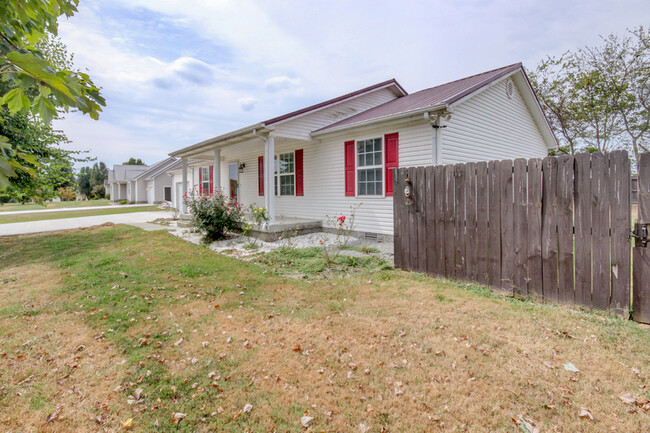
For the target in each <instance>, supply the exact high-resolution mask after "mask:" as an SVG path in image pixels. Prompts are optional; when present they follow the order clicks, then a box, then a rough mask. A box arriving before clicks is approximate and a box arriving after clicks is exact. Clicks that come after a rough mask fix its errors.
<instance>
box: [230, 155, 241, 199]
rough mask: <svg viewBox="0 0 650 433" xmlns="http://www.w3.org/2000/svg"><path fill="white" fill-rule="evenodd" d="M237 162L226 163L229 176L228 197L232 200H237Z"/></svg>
mask: <svg viewBox="0 0 650 433" xmlns="http://www.w3.org/2000/svg"><path fill="white" fill-rule="evenodd" d="M238 167H239V164H237V163H236V162H235V163H232V164H229V165H228V172H229V177H230V197H232V199H233V200H235V201H238V199H237V197H238V195H239V175H238V174H237V170H238Z"/></svg>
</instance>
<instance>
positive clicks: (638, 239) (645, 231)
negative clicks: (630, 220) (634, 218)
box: [628, 223, 650, 248]
mask: <svg viewBox="0 0 650 433" xmlns="http://www.w3.org/2000/svg"><path fill="white" fill-rule="evenodd" d="M631 238H634V246H635V247H636V248H646V247H647V246H648V242H650V223H635V224H634V230H631V229H630V232H629V234H628V239H631Z"/></svg>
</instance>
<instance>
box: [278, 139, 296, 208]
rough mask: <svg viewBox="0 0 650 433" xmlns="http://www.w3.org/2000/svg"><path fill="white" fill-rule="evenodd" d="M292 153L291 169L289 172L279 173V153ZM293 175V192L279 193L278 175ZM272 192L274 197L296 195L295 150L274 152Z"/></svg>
mask: <svg viewBox="0 0 650 433" xmlns="http://www.w3.org/2000/svg"><path fill="white" fill-rule="evenodd" d="M287 154H291V155H293V171H292V172H291V173H280V170H279V169H280V164H279V158H280V155H287ZM281 176H293V194H280V191H281V190H280V177H281ZM273 193H274V194H275V196H276V197H295V196H296V151H295V150H292V151H291V152H280V153H276V154H275V156H274V158H273Z"/></svg>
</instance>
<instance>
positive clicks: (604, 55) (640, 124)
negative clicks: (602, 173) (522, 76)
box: [531, 26, 650, 160]
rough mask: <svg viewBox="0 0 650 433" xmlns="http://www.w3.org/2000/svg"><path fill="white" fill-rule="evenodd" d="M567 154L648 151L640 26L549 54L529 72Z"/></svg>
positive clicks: (647, 36) (645, 51) (649, 96)
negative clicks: (592, 42) (584, 151)
mask: <svg viewBox="0 0 650 433" xmlns="http://www.w3.org/2000/svg"><path fill="white" fill-rule="evenodd" d="M531 78H532V82H533V86H534V87H535V90H536V92H537V95H538V97H539V99H540V102H541V104H542V107H543V108H544V111H545V112H546V115H547V117H548V119H549V121H550V123H551V126H552V128H553V130H554V131H555V133H556V136H557V137H558V139H559V141H560V145H561V147H562V149H564V150H565V151H566V152H567V153H572V154H573V153H575V152H577V151H582V150H586V151H596V150H597V151H608V150H613V149H621V148H622V149H631V150H632V153H633V155H634V158H635V159H636V160H638V155H639V153H640V152H642V151H648V150H649V149H650V146H649V142H648V141H649V139H650V136H649V134H650V114H649V113H650V32H649V31H648V30H646V29H644V28H643V27H642V26H640V27H638V28H635V29H632V30H628V31H627V32H626V33H625V34H624V35H622V36H620V35H615V34H612V35H609V36H607V37H605V38H602V44H601V45H598V46H593V47H589V46H588V47H584V48H580V49H577V50H575V51H568V52H566V53H564V54H563V55H561V56H559V57H549V58H547V59H545V60H544V61H542V62H541V63H540V64H539V65H538V66H537V68H536V69H535V70H534V71H532V72H531Z"/></svg>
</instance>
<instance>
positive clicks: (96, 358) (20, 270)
mask: <svg viewBox="0 0 650 433" xmlns="http://www.w3.org/2000/svg"><path fill="white" fill-rule="evenodd" d="M0 279H5V281H8V280H12V281H8V282H7V283H5V284H3V285H1V286H0V291H1V298H0V302H1V304H0V305H2V307H3V308H4V310H3V312H4V314H3V316H2V317H1V318H0V322H1V324H0V327H1V328H2V330H3V332H2V337H0V341H1V344H2V353H1V354H0V393H2V395H3V398H2V406H3V409H2V410H1V411H0V412H1V413H2V415H1V416H0V425H2V426H3V427H4V428H8V429H11V431H14V430H16V429H20V431H26V432H37V431H38V432H40V431H51V432H69V431H78V432H84V431H88V432H91V431H92V432H94V431H97V430H99V429H101V425H107V426H109V425H113V426H116V425H119V417H118V413H119V412H120V411H121V410H123V409H124V404H123V403H121V402H120V401H118V400H117V399H116V395H115V393H113V392H112V390H113V389H114V388H115V387H116V386H117V385H119V384H120V381H121V378H122V377H123V367H122V366H121V365H120V364H121V361H122V359H121V358H120V356H118V354H117V353H116V352H115V350H114V349H113V348H112V347H111V345H110V344H109V343H107V342H106V341H103V339H101V338H93V337H94V336H95V335H94V332H93V331H92V330H91V329H90V328H88V327H87V326H86V325H84V324H83V321H82V320H83V319H82V318H81V317H80V314H75V313H60V312H58V311H56V308H53V307H52V305H51V304H52V300H53V299H55V294H54V292H55V291H57V290H59V289H60V281H61V276H60V275H59V274H58V272H57V271H56V270H55V269H51V268H48V267H47V266H45V265H28V266H23V267H17V268H12V269H7V270H3V271H2V272H1V273H0ZM12 303H14V304H16V303H17V304H20V305H23V306H29V307H30V308H32V309H33V313H29V312H28V313H25V311H28V310H24V311H23V309H20V308H14V309H11V304H12ZM7 308H9V309H8V310H7ZM98 416H100V417H101V418H100V419H99V421H98V419H97V417H98ZM48 417H50V418H51V421H50V422H48V421H47V420H48Z"/></svg>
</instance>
